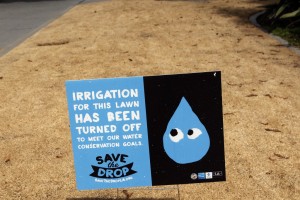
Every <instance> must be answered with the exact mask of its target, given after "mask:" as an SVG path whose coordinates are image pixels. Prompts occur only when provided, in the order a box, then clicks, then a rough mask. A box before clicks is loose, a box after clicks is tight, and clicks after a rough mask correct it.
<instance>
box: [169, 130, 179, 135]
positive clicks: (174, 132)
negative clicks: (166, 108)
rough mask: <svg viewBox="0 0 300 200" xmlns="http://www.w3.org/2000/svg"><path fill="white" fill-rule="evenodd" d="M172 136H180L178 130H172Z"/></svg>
mask: <svg viewBox="0 0 300 200" xmlns="http://www.w3.org/2000/svg"><path fill="white" fill-rule="evenodd" d="M170 134H171V135H172V136H173V137H174V136H176V135H177V134H178V132H177V130H176V129H172V130H171V132H170Z"/></svg>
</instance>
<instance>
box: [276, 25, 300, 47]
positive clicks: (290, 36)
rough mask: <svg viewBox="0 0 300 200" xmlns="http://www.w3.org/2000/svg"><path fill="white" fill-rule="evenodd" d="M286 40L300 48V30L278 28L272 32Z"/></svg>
mask: <svg viewBox="0 0 300 200" xmlns="http://www.w3.org/2000/svg"><path fill="white" fill-rule="evenodd" d="M271 32H272V33H273V34H274V35H277V36H279V37H281V38H283V39H284V40H286V41H288V42H289V44H290V45H292V46H296V47H298V48H300V28H298V27H297V28H280V27H276V28H275V29H273V30H272V31H271Z"/></svg>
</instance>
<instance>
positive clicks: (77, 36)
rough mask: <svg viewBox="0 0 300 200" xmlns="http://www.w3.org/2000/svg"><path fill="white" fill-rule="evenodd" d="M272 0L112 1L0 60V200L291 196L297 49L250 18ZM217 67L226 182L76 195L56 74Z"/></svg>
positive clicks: (299, 127)
mask: <svg viewBox="0 0 300 200" xmlns="http://www.w3.org/2000/svg"><path fill="white" fill-rule="evenodd" d="M270 2H272V1H271V0H268V1H265V0H243V1H241V0H226V1H224V0H210V1H196V0H185V1H184V0H113V1H106V2H103V3H94V4H82V5H79V6H77V7H75V8H73V9H71V10H70V11H69V12H68V13H66V14H65V15H64V16H62V17H60V18H59V19H57V20H56V21H54V22H53V23H51V24H50V25H48V26H47V27H45V28H44V29H42V30H41V31H39V32H38V33H36V34H35V35H33V36H32V37H30V38H29V39H27V40H26V41H25V42H24V43H22V44H21V45H19V46H18V47H17V48H15V49H14V50H12V51H11V52H9V53H8V54H6V55H5V56H2V57H1V58H0V92H1V98H0V112H1V115H0V119H1V120H0V152H1V154H0V199H69V200H71V199H95V198H96V197H97V199H103V200H104V199H116V198H123V199H124V198H125V199H126V198H130V199H149V198H155V199H179V197H180V199H300V184H299V182H300V175H299V174H300V163H299V161H300V153H299V152H300V145H299V141H300V140H299V139H300V137H299V131H300V123H299V121H300V101H299V97H300V79H299V77H300V56H299V55H297V54H295V53H294V52H292V51H290V50H289V49H287V48H286V47H284V46H282V45H281V44H280V43H279V42H278V41H276V40H274V39H273V38H271V37H270V36H269V35H268V34H266V33H265V32H263V31H261V30H259V29H257V28H256V27H255V26H253V25H252V24H251V23H250V22H249V21H248V17H249V16H250V15H251V14H253V13H255V12H257V11H260V10H262V9H263V8H262V7H261V6H262V5H265V4H267V3H270ZM212 70H221V71H222V79H223V110H224V126H225V151H226V167H227V181H226V182H219V183H207V184H192V185H179V186H166V187H154V188H152V189H128V190H126V191H123V190H122V189H119V190H117V189H114V190H98V191H84V192H79V191H76V188H75V173H74V168H73V154H72V149H71V134H70V130H69V121H68V111H67V102H66V94H65V86H64V83H65V81H66V80H77V79H91V78H102V77H119V76H123V77H124V76H135V75H159V74H175V73H189V72H202V71H212Z"/></svg>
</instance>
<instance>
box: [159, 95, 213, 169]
mask: <svg viewBox="0 0 300 200" xmlns="http://www.w3.org/2000/svg"><path fill="white" fill-rule="evenodd" d="M163 145H164V149H165V151H166V153H167V155H168V156H169V157H170V158H171V159H172V160H174V161H175V162H176V163H179V164H187V163H192V162H196V161H199V160H201V159H202V158H203V157H204V156H205V155H206V153H207V151H208V149H209V147H210V139H209V135H208V133H207V131H206V128H205V127H204V125H203V124H202V123H201V121H200V120H199V118H198V117H197V115H196V114H195V113H194V112H193V110H192V108H191V106H190V105H189V103H188V102H187V101H186V99H185V98H184V97H183V98H182V99H181V101H180V103H179V105H178V107H177V109H176V111H175V112H174V114H173V116H172V118H171V119H170V121H169V123H168V126H167V129H166V132H165V133H164V136H163Z"/></svg>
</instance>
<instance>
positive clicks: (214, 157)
mask: <svg viewBox="0 0 300 200" xmlns="http://www.w3.org/2000/svg"><path fill="white" fill-rule="evenodd" d="M66 91H67V99H68V110H69V118H70V129H71V133H72V146H73V152H74V163H75V171H76V183H77V188H78V189H79V190H90V189H105V188H126V187H137V186H153V185H165V184H184V183H197V182H205V181H224V180H225V161H224V142H223V141H224V138H223V120H222V99H221V73H220V72H207V73H195V74H179V75H164V76H149V77H130V78H110V79H109V78H108V79H95V80H78V81H67V82H66ZM207 171H218V172H220V173H219V174H220V175H219V176H207V174H205V173H204V172H207ZM194 174H196V178H194ZM197 175H198V178H197ZM191 177H193V178H191ZM208 179H209V180H208Z"/></svg>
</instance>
